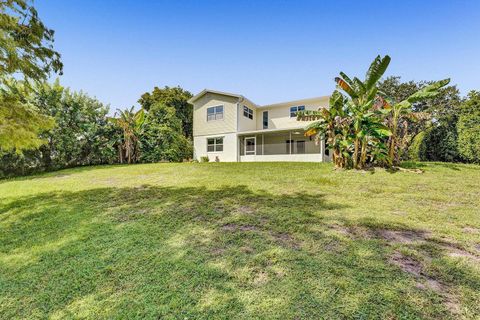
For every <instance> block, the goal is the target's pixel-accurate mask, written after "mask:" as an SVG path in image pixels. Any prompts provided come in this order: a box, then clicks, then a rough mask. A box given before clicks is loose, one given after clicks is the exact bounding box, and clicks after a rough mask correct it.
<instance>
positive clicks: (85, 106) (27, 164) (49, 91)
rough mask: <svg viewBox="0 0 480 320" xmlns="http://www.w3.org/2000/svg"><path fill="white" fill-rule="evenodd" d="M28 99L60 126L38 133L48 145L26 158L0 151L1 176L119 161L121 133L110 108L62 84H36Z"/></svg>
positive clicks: (32, 151)
mask: <svg viewBox="0 0 480 320" xmlns="http://www.w3.org/2000/svg"><path fill="white" fill-rule="evenodd" d="M24 98H25V100H26V103H27V104H28V105H31V106H33V107H35V108H36V110H37V114H39V115H41V116H43V117H48V118H47V119H50V120H51V119H53V120H54V121H55V123H56V124H57V125H55V126H53V127H51V128H50V129H48V130H42V131H41V132H39V133H38V135H39V138H40V139H42V140H43V141H44V143H43V144H42V145H41V146H38V148H34V149H31V150H24V151H23V152H22V154H17V153H15V152H14V151H0V176H12V175H23V174H29V173H34V172H41V171H49V170H56V169H62V168H66V167H73V166H82V165H92V164H103V163H112V162H115V161H116V159H117V157H116V156H117V154H116V149H115V145H114V143H115V139H116V137H117V136H118V135H119V132H118V130H116V129H115V127H114V126H113V125H112V124H110V123H109V122H108V121H107V117H106V115H107V113H108V106H105V105H103V104H102V103H101V102H100V101H98V100H96V99H94V98H91V97H89V96H88V95H87V94H85V93H82V92H72V91H70V90H69V89H68V88H64V87H63V86H61V85H60V83H59V82H58V81H56V82H55V83H53V84H47V83H37V84H35V85H33V86H32V90H29V91H28V94H25V95H24ZM9 141H10V140H9Z"/></svg>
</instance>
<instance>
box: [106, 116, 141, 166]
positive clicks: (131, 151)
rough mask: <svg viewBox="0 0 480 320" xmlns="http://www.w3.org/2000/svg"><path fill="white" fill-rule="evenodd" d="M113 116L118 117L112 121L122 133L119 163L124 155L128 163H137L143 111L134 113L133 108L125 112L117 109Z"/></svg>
mask: <svg viewBox="0 0 480 320" xmlns="http://www.w3.org/2000/svg"><path fill="white" fill-rule="evenodd" d="M115 115H116V116H117V115H118V117H116V118H113V119H112V120H113V122H114V123H115V125H116V126H117V127H119V128H120V129H121V130H122V133H123V141H122V144H121V151H120V152H121V153H122V154H120V161H121V162H122V159H123V154H124V155H125V158H126V159H127V162H128V163H134V162H137V161H138V158H139V156H140V139H139V136H140V134H141V131H142V128H143V124H144V121H145V112H144V111H143V109H140V110H139V111H137V112H134V111H133V107H131V108H130V109H125V110H120V109H117V112H116V113H115Z"/></svg>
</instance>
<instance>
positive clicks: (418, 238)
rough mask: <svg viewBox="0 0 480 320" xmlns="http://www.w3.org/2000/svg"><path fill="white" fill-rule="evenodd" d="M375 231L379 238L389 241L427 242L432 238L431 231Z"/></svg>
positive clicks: (406, 242)
mask: <svg viewBox="0 0 480 320" xmlns="http://www.w3.org/2000/svg"><path fill="white" fill-rule="evenodd" d="M375 233H376V235H377V237H378V238H380V239H383V240H385V241H387V242H389V243H404V244H411V243H416V242H425V241H427V240H428V239H429V238H430V233H429V232H426V231H414V230H388V229H379V230H377V231H376V232H375Z"/></svg>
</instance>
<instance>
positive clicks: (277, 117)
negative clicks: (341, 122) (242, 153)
mask: <svg viewBox="0 0 480 320" xmlns="http://www.w3.org/2000/svg"><path fill="white" fill-rule="evenodd" d="M328 99H329V97H321V98H313V99H305V100H297V101H291V102H285V103H279V104H273V105H266V106H262V107H260V108H257V130H262V129H263V120H262V113H263V111H268V129H289V128H298V127H304V126H306V125H308V123H309V122H300V121H297V119H296V118H290V107H294V106H305V110H318V109H319V108H320V107H324V108H327V107H328Z"/></svg>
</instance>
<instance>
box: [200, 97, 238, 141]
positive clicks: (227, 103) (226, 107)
mask: <svg viewBox="0 0 480 320" xmlns="http://www.w3.org/2000/svg"><path fill="white" fill-rule="evenodd" d="M237 101H238V98H235V97H230V96H225V95H220V94H214V93H207V94H205V95H204V96H203V97H201V98H200V99H198V100H197V101H195V102H194V104H193V136H194V137H195V136H204V135H212V134H226V133H232V132H236V131H237ZM219 105H223V119H222V120H213V121H207V108H209V107H214V106H219Z"/></svg>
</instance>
